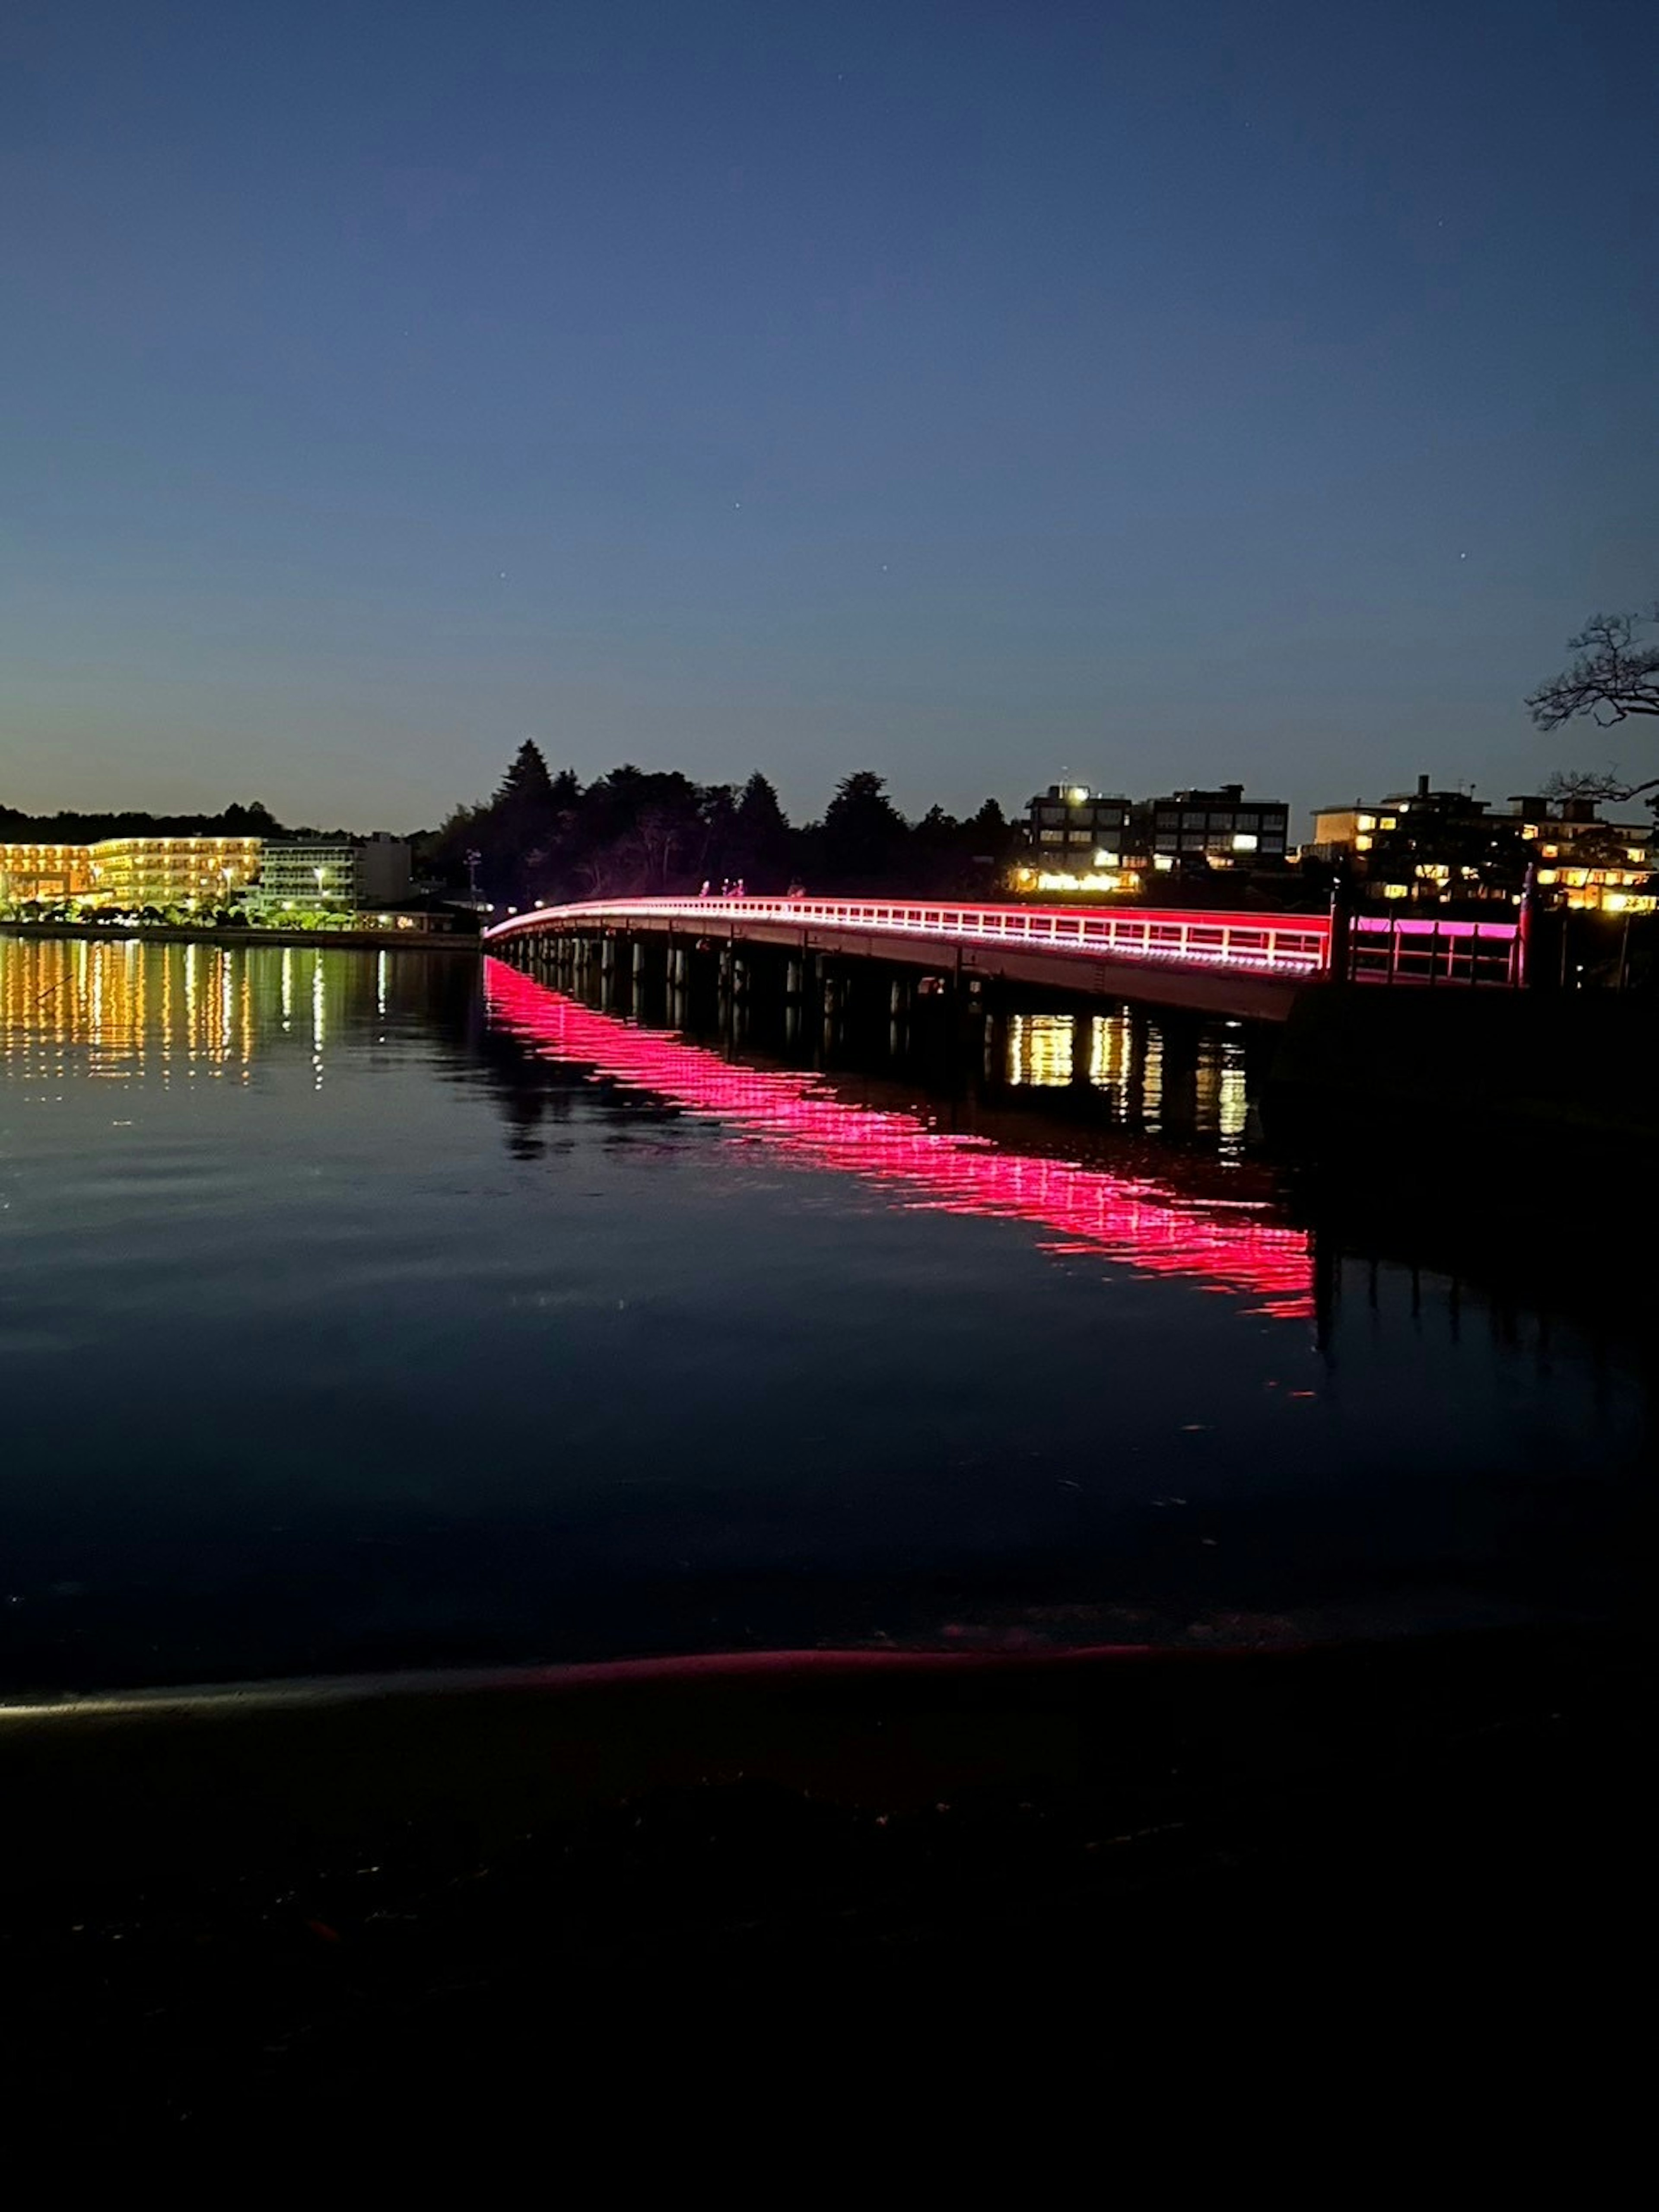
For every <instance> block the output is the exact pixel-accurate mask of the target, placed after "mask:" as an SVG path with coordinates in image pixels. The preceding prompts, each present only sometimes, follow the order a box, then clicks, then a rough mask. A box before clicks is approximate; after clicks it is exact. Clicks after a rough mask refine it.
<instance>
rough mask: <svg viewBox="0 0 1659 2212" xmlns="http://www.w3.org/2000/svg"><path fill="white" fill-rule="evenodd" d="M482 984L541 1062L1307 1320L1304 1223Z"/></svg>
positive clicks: (823, 1161) (923, 1204) (494, 1008)
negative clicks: (1038, 1154)
mask: <svg viewBox="0 0 1659 2212" xmlns="http://www.w3.org/2000/svg"><path fill="white" fill-rule="evenodd" d="M484 989H485V994H486V998H487V1001H488V1005H489V1014H490V1018H491V1019H492V1020H494V1021H495V1022H497V1023H498V1024H501V1026H502V1027H504V1028H506V1029H508V1030H512V1031H513V1033H514V1034H515V1035H517V1036H521V1037H523V1038H524V1039H526V1042H530V1043H532V1044H533V1045H534V1046H535V1047H536V1048H537V1050H538V1052H539V1053H540V1054H542V1056H543V1057H544V1058H546V1059H550V1060H574V1061H577V1062H579V1063H580V1064H582V1065H584V1066H592V1068H593V1069H595V1071H596V1072H597V1073H599V1074H602V1075H606V1076H610V1077H611V1078H613V1079H616V1080H617V1081H618V1082H621V1083H627V1084H631V1085H637V1086H638V1087H639V1088H640V1089H641V1090H645V1091H653V1092H654V1093H656V1094H657V1095H658V1096H659V1097H663V1098H666V1099H669V1100H671V1101H672V1102H673V1103H675V1104H677V1105H680V1106H684V1107H687V1108H690V1109H691V1110H692V1111H694V1112H696V1113H701V1114H712V1115H717V1116H718V1117H719V1118H720V1120H721V1121H729V1122H732V1123H734V1124H735V1125H737V1126H738V1127H740V1128H741V1129H742V1130H743V1131H744V1133H745V1134H746V1135H750V1136H754V1137H758V1138H760V1139H762V1140H763V1141H764V1142H765V1143H768V1144H771V1145H776V1146H781V1147H782V1148H783V1149H785V1150H787V1151H788V1152H793V1153H794V1154H796V1155H797V1156H798V1157H799V1158H802V1159H803V1160H804V1161H805V1162H807V1163H808V1164H811V1166H813V1167H817V1168H828V1169H831V1170H836V1172H838V1173H841V1174H844V1175H854V1176H858V1177H859V1178H860V1181H862V1182H882V1183H896V1184H902V1185H905V1186H907V1187H908V1189H909V1191H910V1192H911V1193H913V1194H914V1195H913V1196H911V1197H910V1198H908V1200H906V1201H904V1202H905V1203H906V1204H908V1205H910V1206H916V1207H919V1208H921V1209H923V1210H927V1211H931V1212H942V1213H971V1214H979V1215H985V1216H988V1217H990V1218H994V1219H998V1220H1012V1221H1029V1222H1033V1223H1035V1224H1036V1225H1038V1226H1040V1227H1042V1228H1045V1229H1052V1230H1054V1231H1058V1232H1059V1234H1060V1237H1063V1238H1064V1239H1065V1240H1066V1241H1065V1242H1064V1243H1052V1244H1050V1245H1048V1248H1047V1249H1049V1250H1051V1251H1054V1252H1056V1253H1068V1254H1075V1253H1088V1252H1097V1253H1099V1254H1100V1255H1103V1257H1105V1258H1108V1259H1112V1260H1118V1261H1123V1262H1124V1263H1125V1264H1126V1265H1127V1266H1130V1267H1136V1268H1139V1270H1140V1271H1141V1272H1142V1273H1145V1274H1149V1275H1177V1276H1188V1277H1191V1278H1194V1279H1197V1280H1199V1281H1200V1282H1202V1283H1203V1284H1204V1285H1206V1288H1208V1289H1211V1290H1214V1291H1222V1292H1225V1293H1228V1294H1230V1295H1246V1296H1249V1297H1254V1298H1255V1299H1258V1300H1259V1301H1260V1303H1259V1304H1256V1305H1255V1306H1253V1307H1252V1308H1250V1309H1249V1310H1251V1311H1252V1312H1255V1313H1260V1314H1269V1315H1271V1316H1273V1318H1274V1319H1276V1320H1279V1321H1307V1320H1310V1319H1311V1318H1312V1317H1313V1314H1314V1295H1313V1254H1312V1250H1311V1248H1310V1242H1309V1238H1308V1236H1307V1234H1306V1232H1305V1231H1303V1230H1299V1229H1287V1228H1284V1227H1282V1226H1280V1225H1278V1224H1276V1223H1273V1222H1269V1221H1263V1220H1261V1219H1260V1218H1257V1217H1256V1216H1255V1214H1254V1213H1253V1212H1251V1211H1250V1210H1249V1209H1248V1208H1245V1207H1241V1206H1216V1205H1205V1204H1203V1203H1200V1202H1199V1201H1196V1200H1191V1199H1184V1198H1182V1197H1179V1196H1178V1195H1176V1194H1175V1193H1174V1192H1172V1191H1170V1190H1167V1189H1165V1188H1163V1187H1161V1186H1160V1185H1159V1184H1158V1183H1156V1182H1151V1181H1148V1180H1143V1179H1139V1178H1133V1177H1129V1176H1113V1175H1108V1174H1106V1173H1104V1172H1103V1170H1100V1169H1098V1168H1086V1167H1076V1166H1073V1165H1070V1164H1067V1163H1066V1162H1065V1161H1063V1160H1049V1159H1039V1158H1028V1157H1026V1156H1024V1155H1022V1154H1020V1153H1018V1152H999V1151H998V1150H997V1149H996V1148H995V1146H994V1145H993V1144H992V1142H991V1140H990V1139H989V1138H987V1137H975V1136H960V1135H956V1134H954V1133H951V1132H948V1131H942V1130H937V1129H928V1128H925V1127H923V1126H922V1125H921V1122H919V1121H915V1119H914V1118H913V1117H912V1116H910V1115H908V1114H895V1113H884V1112H879V1111H877V1110H875V1109H871V1108H866V1107H859V1106H849V1105H848V1104H846V1103H843V1102H842V1100H841V1099H838V1098H836V1097H834V1096H833V1094H832V1093H831V1092H830V1091H828V1090H827V1089H826V1088H825V1086H824V1084H823V1079H822V1078H821V1077H819V1076H817V1075H812V1074H808V1073H800V1072H798V1071H795V1070H791V1069H765V1070H763V1069H759V1068H753V1067H733V1066H732V1065H731V1064H730V1063H729V1062H728V1061H726V1060H722V1059H720V1056H719V1054H716V1053H713V1052H709V1051H707V1050H705V1049H704V1048H702V1047H701V1046H698V1045H691V1044H686V1043H684V1042H682V1041H681V1040H680V1039H678V1038H677V1037H672V1036H665V1035H664V1034H663V1033H662V1032H661V1031H660V1030H641V1029H635V1028H634V1027H632V1026H631V1025H630V1024H628V1023H626V1022H623V1021H618V1020H617V1018H615V1017H614V1016H612V1015H609V1014H599V1013H595V1012H593V1010H592V1008H591V1007H589V1006H583V1005H581V1004H580V1002H579V1001H578V1000H574V999H567V998H565V997H564V996H563V995H562V994H561V993H559V992H557V991H550V990H548V989H547V988H546V987H544V985H542V984H540V983H536V982H532V980H531V979H530V977H529V976H527V975H523V974H522V973H520V970H519V969H516V968H510V967H508V966H507V964H506V963H505V962H503V961H499V960H486V962H485V963H484Z"/></svg>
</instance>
